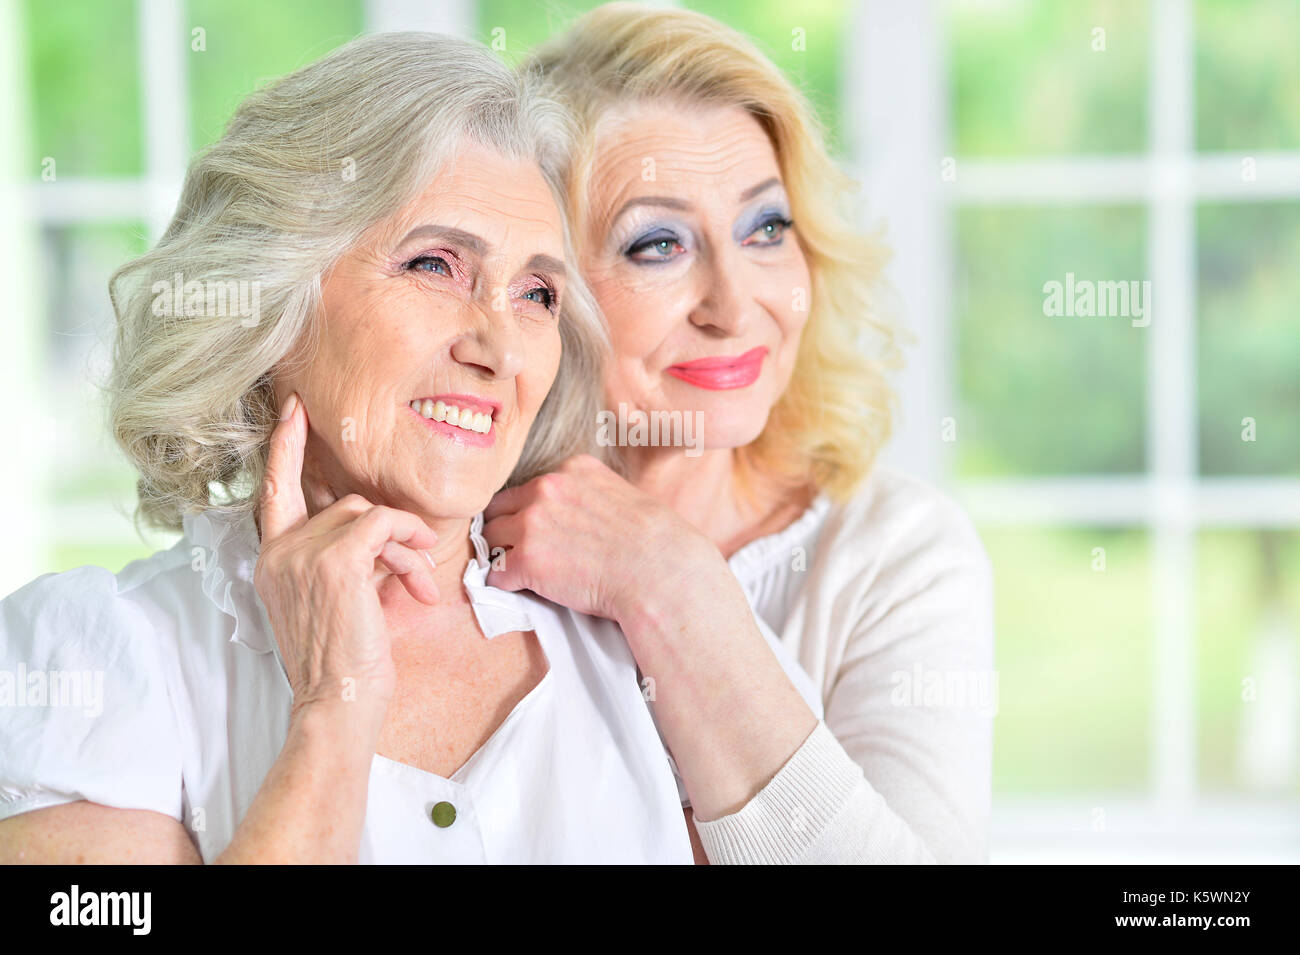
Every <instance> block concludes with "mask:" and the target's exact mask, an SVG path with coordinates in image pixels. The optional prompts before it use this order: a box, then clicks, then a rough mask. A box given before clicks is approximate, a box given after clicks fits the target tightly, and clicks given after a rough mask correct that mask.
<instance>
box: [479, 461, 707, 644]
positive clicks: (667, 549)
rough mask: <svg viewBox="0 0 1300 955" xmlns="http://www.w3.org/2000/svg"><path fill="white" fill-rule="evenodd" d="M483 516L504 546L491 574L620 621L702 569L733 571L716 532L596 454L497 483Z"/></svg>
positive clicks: (504, 585)
mask: <svg viewBox="0 0 1300 955" xmlns="http://www.w3.org/2000/svg"><path fill="white" fill-rule="evenodd" d="M484 519H485V523H484V525H483V536H484V537H485V538H486V539H487V541H488V543H489V545H491V547H492V548H493V552H494V553H495V551H496V549H497V548H504V550H505V553H504V555H502V556H501V557H498V558H497V559H495V560H493V562H492V570H491V571H490V572H489V574H488V578H487V580H488V583H489V584H492V585H493V586H494V587H500V588H501V589H502V590H531V591H533V592H534V593H536V594H539V595H540V596H542V597H545V598H546V599H548V600H552V601H554V602H555V603H558V604H562V605H563V606H566V607H568V608H570V609H571V610H576V611H578V612H579V613H585V614H591V615H593V616H598V617H606V618H608V619H611V620H619V621H622V620H624V619H625V615H627V614H630V613H634V612H637V611H639V610H642V609H644V608H645V607H646V606H647V605H649V604H652V603H654V602H656V601H671V600H673V598H674V595H675V594H678V595H680V594H681V588H682V587H684V586H686V585H687V584H690V583H692V582H695V581H696V580H698V578H699V577H700V576H701V575H707V574H708V573H710V572H725V573H730V571H729V570H728V568H727V565H726V561H724V560H723V559H722V555H721V553H720V552H719V551H718V549H717V547H716V546H714V544H713V542H712V541H710V540H709V539H708V538H707V537H705V536H704V535H703V534H701V533H700V532H699V531H697V530H696V529H695V528H694V527H692V526H691V525H690V524H689V523H688V522H687V521H685V520H684V519H683V518H681V517H680V516H679V515H678V514H677V513H676V512H675V511H674V510H673V509H672V508H670V507H668V506H667V505H666V504H663V503H662V502H660V501H659V500H657V499H656V498H654V497H652V496H650V495H649V494H646V493H645V492H644V491H641V490H640V489H638V488H637V487H635V486H634V485H632V484H631V483H630V482H628V481H627V480H625V479H624V478H623V477H621V476H620V475H618V474H616V473H615V472H614V471H613V470H611V469H610V468H608V467H607V466H605V465H604V464H603V463H602V462H600V461H598V460H596V459H595V458H593V457H591V456H589V455H577V456H575V457H572V458H569V459H568V460H567V461H565V462H564V463H563V464H562V465H561V466H560V467H559V468H558V469H557V470H555V471H552V472H550V473H548V474H543V475H541V476H539V477H536V478H533V480H531V481H529V482H528V483H526V484H522V485H520V486H519V487H514V488H509V489H508V490H505V491H502V492H500V493H499V494H497V495H496V497H494V498H493V499H492V502H491V503H490V504H489V505H488V507H487V509H486V510H485V511H484Z"/></svg>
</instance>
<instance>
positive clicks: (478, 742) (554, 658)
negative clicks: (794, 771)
mask: <svg viewBox="0 0 1300 955" xmlns="http://www.w3.org/2000/svg"><path fill="white" fill-rule="evenodd" d="M568 149H569V142H568V138H567V123H566V120H565V117H564V113H563V112H562V111H561V110H560V109H559V108H558V107H557V106H556V105H555V104H554V103H553V102H550V101H549V100H547V99H546V98H544V97H540V96H537V95H535V93H533V92H532V91H530V90H529V89H528V88H527V87H525V86H524V85H522V84H520V83H519V82H518V80H517V78H515V77H513V76H511V74H510V73H509V71H507V70H506V69H505V67H504V66H502V65H501V64H500V63H499V61H497V60H496V58H495V57H493V56H492V55H491V54H490V53H488V52H487V51H486V50H484V49H482V48H479V47H476V46H473V45H470V44H468V43H464V42H462V41H459V40H455V39H452V38H448V37H440V36H437V35H433V34H387V35H380V36H373V37H367V38H363V39H360V40H357V41H354V42H353V43H350V44H348V45H347V46H345V47H342V48H340V49H339V50H337V51H335V52H334V53H331V54H330V55H329V56H327V57H325V58H324V59H323V60H321V61H320V62H318V63H316V64H313V65H311V66H308V67H306V68H304V69H302V70H300V71H298V72H297V73H294V74H293V75H291V76H289V77H287V78H285V79H283V80H281V81H279V82H276V83H274V84H272V85H271V86H269V87H267V88H266V89H264V90H261V91H259V92H257V93H255V94H253V95H252V96H250V97H249V98H248V99H247V100H246V101H245V102H244V104H243V105H242V106H241V107H240V108H239V110H238V111H237V112H236V114H235V116H234V119H233V120H232V121H231V124H230V127H229V129H228V130H227V131H226V133H225V135H224V136H223V137H222V139H221V140H220V141H219V142H218V143H216V144H215V145H214V146H213V147H212V148H211V149H210V150H208V151H207V152H205V153H204V154H203V155H201V156H200V157H199V158H198V159H197V160H196V161H195V163H194V164H193V166H192V167H191V169H190V171H189V174H188V177H187V179H186V183H185V188H184V192H183V194H182V196H181V201H180V205H179V208H178V210H177V213H176V217H175V218H174V220H173V221H172V224H171V226H170V228H169V229H168V230H167V233H166V235H165V236H164V237H163V239H162V241H161V242H160V243H159V244H158V246H157V248H155V249H154V250H153V251H152V252H150V253H149V254H147V255H146V256H144V257H143V258H142V259H139V260H137V261H136V262H134V263H131V264H130V265H129V266H127V267H126V268H125V269H124V270H123V271H122V273H121V274H120V275H119V276H118V281H117V284H116V288H115V292H116V294H115V304H116V307H117V311H118V320H119V335H118V341H117V351H116V355H115V363H114V369H113V381H112V399H113V406H112V420H113V425H114V428H115V433H116V436H117V439H118V441H119V443H120V444H121V445H122V447H123V449H124V450H125V451H126V453H127V454H128V455H129V456H130V458H131V460H132V462H133V463H134V464H135V466H136V468H137V470H138V471H139V474H140V481H139V494H140V509H141V514H142V516H143V517H144V518H146V519H147V520H149V521H151V522H152V523H154V524H155V525H158V526H162V527H167V528H172V529H175V530H180V531H182V534H183V536H182V539H181V541H180V542H179V543H178V544H177V545H176V546H175V547H174V548H172V549H171V550H167V551H163V552H160V553H158V554H155V555H153V556H152V557H150V558H148V559H146V560H142V561H137V562H135V563H133V564H131V565H129V566H128V567H126V568H125V569H124V570H122V571H121V572H120V573H118V574H113V573H111V572H110V571H108V570H105V569H102V568H97V567H82V568H79V569H77V570H73V571H69V572H67V573H63V574H54V575H47V576H45V577H42V578H40V579H38V580H36V581H34V582H33V583H31V584H29V585H28V586H26V587H24V588H22V589H21V590H19V591H18V592H16V593H15V594H13V595H11V596H10V597H8V598H7V599H6V600H5V601H4V602H3V604H2V605H0V663H2V664H3V665H4V670H5V671H7V672H10V673H13V672H19V668H23V670H24V671H25V672H27V673H29V674H31V675H32V678H33V679H36V680H37V683H39V682H40V680H44V679H45V678H46V677H51V678H53V677H57V676H59V675H60V674H65V675H66V674H68V673H76V674H82V673H85V674H87V675H88V676H89V677H91V678H94V676H95V675H96V674H98V677H99V679H100V680H102V684H101V685H102V698H99V697H98V696H97V697H96V698H97V699H99V704H98V705H95V706H89V707H85V706H83V707H71V708H70V707H67V706H62V705H59V701H58V700H56V699H55V697H54V696H49V695H42V698H41V701H40V702H39V703H36V702H33V703H31V704H30V705H28V706H24V707H21V708H15V709H12V710H7V711H6V714H5V718H4V722H3V724H2V725H0V862H19V861H21V862H65V861H82V862H126V861H131V862H177V863H184V862H349V861H360V862H408V863H409V862H642V863H644V862H681V863H690V862H691V859H692V855H691V845H690V840H689V837H688V834H687V827H686V821H685V818H684V816H683V813H682V809H681V806H680V803H679V798H678V793H677V789H676V787H675V786H674V782H673V776H672V771H671V769H670V766H669V762H668V759H667V757H666V755H665V753H664V748H663V744H662V742H661V741H660V738H659V736H658V734H657V733H656V731H655V726H654V723H653V721H652V719H651V715H650V713H649V711H648V710H647V709H646V706H645V702H644V699H643V696H642V689H641V686H640V684H639V682H638V679H637V673H636V668H635V663H634V661H633V659H632V656H631V653H630V651H629V650H628V647H627V645H626V643H625V642H624V641H623V639H622V636H621V635H620V634H619V633H618V631H617V628H616V627H614V626H613V625H612V624H610V623H609V622H608V621H600V620H592V619H587V618H581V617H579V616H578V615H575V614H572V613H570V612H568V611H565V610H564V609H563V608H560V607H556V606H554V605H552V604H548V603H546V602H544V601H541V600H538V599H537V598H535V597H533V596H531V595H525V594H513V593H507V592H504V591H501V590H497V589H495V588H493V587H491V586H490V585H488V584H486V583H485V579H484V578H485V575H486V573H487V570H488V553H487V549H486V545H485V543H484V541H483V538H482V535H481V533H480V528H481V524H482V518H481V516H479V514H480V511H481V510H482V508H483V506H484V505H485V504H486V503H487V502H488V500H489V498H490V496H491V494H492V493H493V492H494V491H496V490H497V489H498V488H500V487H501V486H502V485H503V484H505V483H506V481H507V479H508V478H510V477H511V475H512V473H513V474H514V475H515V479H522V478H526V477H528V476H530V475H531V474H535V473H537V472H538V471H539V470H543V469H545V468H547V467H549V466H551V465H552V464H554V463H557V462H558V460H559V459H561V458H562V457H564V456H566V455H568V454H571V453H572V452H573V451H574V450H575V449H577V448H580V447H582V446H584V445H585V443H586V441H587V440H588V437H587V435H588V433H589V432H588V422H589V420H590V417H591V415H592V413H593V411H594V407H595V401H594V395H592V394H591V392H590V390H589V388H588V387H587V386H586V382H587V381H588V380H589V379H590V378H591V376H592V375H593V374H594V373H595V369H596V368H597V367H598V363H599V360H600V356H601V355H602V353H603V330H602V328H601V326H600V324H599V321H598V319H597V316H596V313H595V311H594V309H593V307H592V306H591V305H590V303H589V297H588V296H587V295H586V293H585V292H584V289H583V286H582V283H581V281H580V280H579V279H578V278H577V277H576V276H575V275H573V274H571V269H570V268H569V267H568V265H566V263H571V262H572V256H571V253H570V252H569V251H568V247H569V245H570V243H569V242H568V241H567V240H566V232H565V227H564V219H563V215H562V211H561V209H562V203H563V194H562V189H563V178H564V175H563V171H562V170H563V165H564V163H565V161H566V157H567V155H568ZM177 273H179V274H180V275H181V276H182V281H183V283H184V284H183V285H182V286H181V290H180V291H181V294H180V296H179V298H180V299H183V302H182V301H178V296H177V295H176V294H175V291H174V288H173V278H174V276H175V275H177ZM241 281H242V282H257V283H259V286H260V301H261V304H262V306H263V309H264V314H260V315H248V314H235V313H223V311H222V310H221V309H219V308H218V309H216V310H215V311H214V310H212V309H211V308H210V307H209V306H208V305H207V301H208V295H207V294H205V293H206V292H207V290H212V291H213V292H214V293H215V292H216V291H217V290H218V289H221V290H224V291H227V292H228V291H229V286H228V285H227V283H232V282H235V283H237V282H241ZM236 287H237V286H236ZM212 300H214V301H216V302H220V299H219V298H217V297H216V295H215V294H214V295H213V296H212ZM38 677H39V679H37V678H38Z"/></svg>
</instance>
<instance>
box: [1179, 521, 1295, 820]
mask: <svg viewBox="0 0 1300 955" xmlns="http://www.w3.org/2000/svg"><path fill="white" fill-rule="evenodd" d="M1197 551H1198V560H1197V584H1198V586H1197V595H1196V599H1197V608H1196V609H1197V614H1196V618H1197V624H1198V627H1197V634H1198V636H1197V667H1196V670H1197V714H1198V717H1199V720H1200V726H1199V738H1200V777H1201V783H1202V786H1203V787H1204V788H1205V789H1206V790H1207V791H1210V792H1214V791H1229V790H1230V791H1234V792H1238V793H1241V792H1245V793H1249V794H1252V795H1267V794H1273V795H1277V794H1283V793H1285V794H1290V795H1295V794H1297V793H1300V710H1298V709H1297V701H1300V602H1297V600H1296V597H1295V593H1294V591H1295V587H1294V585H1293V582H1294V581H1296V580H1300V534H1297V533H1296V532H1295V531H1271V530H1260V531H1244V530H1242V531H1236V530H1232V531H1228V530H1224V531H1207V532H1204V533H1202V534H1201V535H1200V536H1199V539H1198V546H1197Z"/></svg>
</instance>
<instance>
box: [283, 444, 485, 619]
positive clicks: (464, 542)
mask: <svg viewBox="0 0 1300 955" xmlns="http://www.w3.org/2000/svg"><path fill="white" fill-rule="evenodd" d="M302 491H303V499H304V500H305V501H306V504H307V515H308V518H309V519H310V518H312V517H315V516H316V515H317V514H319V513H320V512H321V511H322V510H324V509H325V508H326V507H328V506H329V505H330V504H332V503H333V502H334V501H336V500H340V499H342V498H344V497H346V496H347V495H348V494H359V495H360V496H361V497H363V498H365V499H366V500H367V501H369V502H370V503H372V504H375V505H386V506H388V507H394V508H397V509H399V510H404V511H407V512H409V513H412V514H414V515H415V516H416V517H418V518H420V519H421V520H422V521H424V523H425V524H427V525H428V526H429V528H430V529H431V530H432V531H433V532H434V533H435V534H437V535H438V541H437V543H436V544H434V546H433V547H431V548H429V550H428V554H429V556H430V557H431V558H433V563H434V582H435V583H436V584H437V586H438V593H439V595H440V598H441V599H440V600H439V602H438V606H437V607H428V606H426V605H425V604H422V603H420V602H419V601H418V600H416V599H415V598H414V597H412V596H411V595H410V593H408V592H407V590H406V588H405V587H404V586H402V583H401V581H400V580H398V579H397V578H396V577H393V576H389V577H387V578H386V579H385V580H383V581H382V582H381V583H380V585H379V602H380V605H381V606H382V607H383V609H384V614H385V616H387V617H388V619H389V620H390V621H394V622H397V621H403V620H406V621H417V620H421V619H425V618H427V617H429V616H430V615H432V614H435V613H437V612H439V611H440V610H442V611H445V610H446V609H448V608H454V607H456V606H458V605H467V604H468V603H469V595H468V594H466V593H465V589H464V587H462V585H461V581H462V579H463V578H464V576H465V568H466V566H467V565H468V564H469V560H470V557H471V556H472V555H473V553H474V546H473V544H472V543H471V541H470V537H469V528H470V523H471V519H470V518H468V517H447V516H445V515H439V514H433V513H429V512H425V511H420V510H416V509H414V508H412V507H411V506H410V502H409V501H404V500H402V501H399V500H396V499H392V498H390V497H389V496H388V495H385V494H384V493H383V492H382V491H381V490H380V489H378V488H373V487H359V486H354V485H353V483H352V482H351V481H349V480H348V479H347V478H346V477H345V476H344V475H343V474H342V472H341V471H338V470H334V469H329V468H325V467H322V466H321V464H320V462H319V460H318V459H316V458H315V457H314V456H311V455H308V456H307V458H306V460H305V461H304V465H303V475H302Z"/></svg>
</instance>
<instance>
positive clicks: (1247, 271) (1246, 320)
mask: <svg viewBox="0 0 1300 955" xmlns="http://www.w3.org/2000/svg"><path fill="white" fill-rule="evenodd" d="M1196 225H1197V246H1198V269H1199V287H1198V305H1197V307H1198V310H1199V313H1200V327H1199V336H1198V338H1199V340H1198V353H1199V356H1198V377H1199V381H1198V390H1199V419H1200V427H1199V432H1200V467H1201V470H1202V472H1203V473H1205V474H1270V475H1280V474H1300V414H1298V413H1297V410H1298V409H1300V323H1297V320H1296V306H1295V303H1296V302H1297V301H1300V269H1297V267H1296V263H1297V262H1300V202H1279V203H1266V204H1264V203H1261V204H1252V205H1224V204H1207V205H1203V206H1201V207H1200V208H1199V209H1198V210H1197V219H1196Z"/></svg>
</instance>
